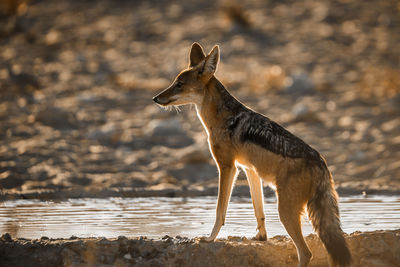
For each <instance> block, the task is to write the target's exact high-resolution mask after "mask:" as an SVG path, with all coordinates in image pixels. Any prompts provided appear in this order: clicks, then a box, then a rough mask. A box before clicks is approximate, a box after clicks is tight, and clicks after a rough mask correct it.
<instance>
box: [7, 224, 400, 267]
mask: <svg viewBox="0 0 400 267" xmlns="http://www.w3.org/2000/svg"><path fill="white" fill-rule="evenodd" d="M346 239H347V242H348V244H349V246H350V250H351V252H352V255H353V264H352V266H380V267H382V266H398V263H399V262H400V254H399V253H398V252H399V251H400V229H399V230H394V231H374V232H362V233H361V232H356V233H353V234H351V235H347V237H346ZM306 240H307V242H308V244H309V246H310V248H311V251H312V252H313V255H314V257H313V260H312V261H311V266H327V264H328V262H327V255H326V252H325V249H324V248H323V246H322V243H321V242H320V241H319V239H318V237H317V236H316V235H309V236H308V237H307V238H306ZM296 263H297V256H296V251H295V248H294V246H293V244H292V242H291V241H290V239H288V238H287V237H284V236H276V237H273V238H270V239H269V241H268V242H260V241H252V240H248V239H246V238H240V237H229V238H228V239H221V240H217V241H216V242H213V243H203V242H199V241H198V240H196V239H187V238H182V237H179V236H178V237H176V238H172V237H168V236H166V237H164V238H162V239H159V240H154V239H147V238H143V237H142V238H126V237H123V236H121V237H119V238H118V239H105V238H91V239H79V238H74V237H72V238H71V239H48V238H46V237H43V238H41V239H40V240H37V239H36V240H28V239H12V238H11V237H10V236H9V235H8V234H5V235H3V236H2V237H1V239H0V266H80V265H81V264H83V265H86V266H87V265H88V264H95V265H97V266H99V265H101V266H191V267H193V266H296Z"/></svg>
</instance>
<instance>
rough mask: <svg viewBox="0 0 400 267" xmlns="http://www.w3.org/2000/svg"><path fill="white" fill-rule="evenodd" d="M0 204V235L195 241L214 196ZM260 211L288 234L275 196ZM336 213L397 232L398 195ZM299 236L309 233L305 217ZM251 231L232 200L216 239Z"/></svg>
mask: <svg viewBox="0 0 400 267" xmlns="http://www.w3.org/2000/svg"><path fill="white" fill-rule="evenodd" d="M0 205H1V208H0V231H1V233H5V232H8V233H10V234H11V235H12V236H13V237H24V238H40V237H41V236H47V237H50V238H68V237H70V236H72V235H74V236H77V237H100V236H101V237H107V238H112V237H117V236H120V235H124V236H127V237H137V236H147V237H149V238H160V237H162V236H164V235H170V236H176V235H180V236H187V237H195V236H204V235H208V234H209V233H210V232H211V229H212V227H213V224H214V220H215V206H216V197H197V198H160V197H154V198H110V199H71V200H69V201H65V202H48V201H46V202H44V201H38V200H14V201H5V202H3V203H1V204H0ZM264 210H265V214H266V225H267V233H268V236H269V237H272V236H275V235H287V233H286V231H285V229H284V228H283V226H282V225H281V223H280V222H279V217H278V212H277V205H276V199H275V198H266V199H265V206H264ZM340 210H341V218H342V226H343V230H344V231H345V232H346V233H352V232H354V231H373V230H383V229H385V230H389V229H398V228H400V197H398V196H367V197H365V196H357V197H342V198H341V199H340ZM303 232H304V234H309V233H311V232H312V227H311V225H310V223H309V222H308V220H307V219H306V218H304V219H303ZM255 233H256V220H255V217H254V213H253V206H252V203H251V199H250V198H237V197H233V198H232V199H231V202H230V204H229V208H228V214H227V218H226V224H225V226H223V227H222V229H221V232H220V234H219V235H218V237H219V238H222V237H227V236H228V235H232V236H246V237H248V238H251V237H253V236H254V235H255Z"/></svg>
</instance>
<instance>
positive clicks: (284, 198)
mask: <svg viewBox="0 0 400 267" xmlns="http://www.w3.org/2000/svg"><path fill="white" fill-rule="evenodd" d="M282 191H283V190H282ZM282 191H279V190H278V210H279V217H280V219H281V222H282V224H283V226H284V227H285V229H286V231H287V232H288V234H289V236H290V237H291V238H292V240H293V242H294V244H295V246H296V249H297V256H298V259H299V264H298V267H307V266H308V264H309V262H310V260H311V257H312V254H311V251H310V249H309V248H308V246H307V243H306V242H305V240H304V237H303V234H302V231H301V220H300V216H301V212H302V210H303V203H301V201H299V199H295V198H294V199H293V198H291V196H290V195H289V194H288V193H289V192H282Z"/></svg>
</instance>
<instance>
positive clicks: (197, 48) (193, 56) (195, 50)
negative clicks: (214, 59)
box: [189, 43, 206, 67]
mask: <svg viewBox="0 0 400 267" xmlns="http://www.w3.org/2000/svg"><path fill="white" fill-rule="evenodd" d="M205 57H206V55H205V54H204V51H203V48H201V45H200V44H199V43H193V44H192V48H191V49H190V54H189V60H190V62H189V67H194V66H196V65H197V64H199V63H200V62H202V61H203V60H204V58H205Z"/></svg>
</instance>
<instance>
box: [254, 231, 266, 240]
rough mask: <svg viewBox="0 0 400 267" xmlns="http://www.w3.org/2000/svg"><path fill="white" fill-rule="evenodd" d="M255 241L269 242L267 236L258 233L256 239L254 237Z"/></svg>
mask: <svg viewBox="0 0 400 267" xmlns="http://www.w3.org/2000/svg"><path fill="white" fill-rule="evenodd" d="M253 240H257V241H266V240H267V234H265V233H264V234H262V233H257V235H256V236H255V237H253Z"/></svg>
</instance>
